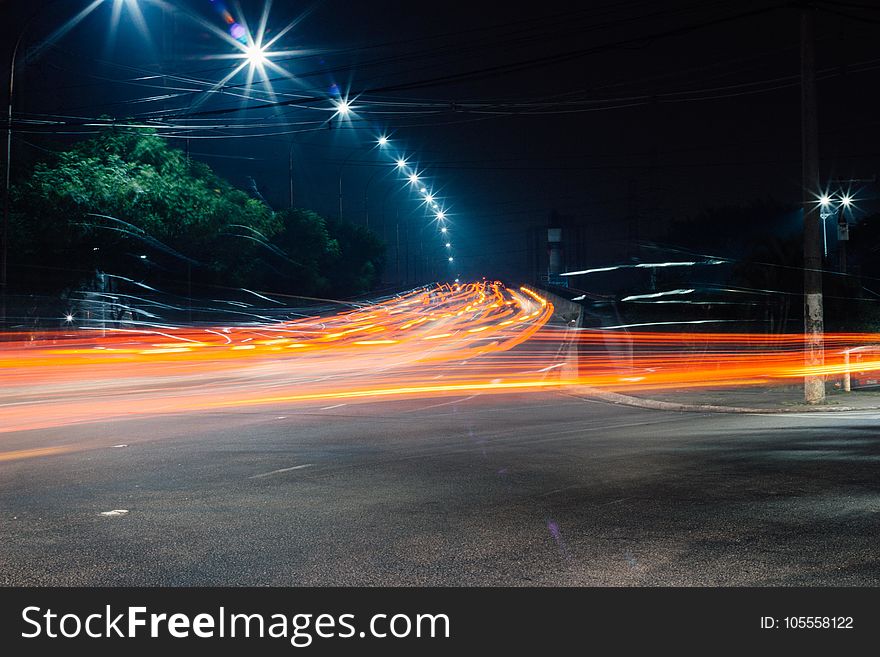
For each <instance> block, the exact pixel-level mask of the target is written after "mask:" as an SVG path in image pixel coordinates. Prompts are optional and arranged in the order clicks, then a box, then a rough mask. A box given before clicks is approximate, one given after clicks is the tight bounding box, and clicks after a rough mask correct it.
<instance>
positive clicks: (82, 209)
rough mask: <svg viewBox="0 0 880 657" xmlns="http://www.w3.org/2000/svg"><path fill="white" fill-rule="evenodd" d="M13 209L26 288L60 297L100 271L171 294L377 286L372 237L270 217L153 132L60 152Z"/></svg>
mask: <svg viewBox="0 0 880 657" xmlns="http://www.w3.org/2000/svg"><path fill="white" fill-rule="evenodd" d="M13 202H14V214H13V217H12V222H11V246H12V248H11V254H10V262H11V264H12V266H13V267H15V268H16V273H17V276H14V277H12V278H11V282H12V284H13V285H14V286H15V288H16V289H19V290H21V291H28V292H34V291H40V292H57V291H61V290H63V289H65V288H70V287H73V286H76V285H78V284H79V283H81V282H83V281H87V280H89V279H90V278H92V277H94V275H95V272H96V271H103V272H108V273H114V274H118V275H123V276H129V277H132V278H134V279H136V280H143V281H145V282H151V283H159V284H161V285H163V286H165V288H166V289H168V288H172V289H173V288H175V287H176V288H177V289H181V288H182V287H183V286H184V285H186V286H190V285H192V284H193V283H195V284H202V285H223V286H239V285H242V286H248V287H256V288H261V289H264V290H268V291H275V292H282V293H289V294H304V295H315V294H336V295H350V294H360V293H363V292H366V291H368V290H369V289H370V288H371V287H372V286H374V285H375V284H376V282H377V281H378V276H379V273H380V272H381V265H382V261H383V257H384V246H383V245H381V244H380V243H379V242H377V240H376V238H375V236H374V235H373V234H372V233H370V232H369V231H365V230H364V229H361V228H357V227H354V226H348V225H345V224H342V225H334V226H333V227H332V228H331V227H328V225H327V223H326V222H325V220H324V219H323V218H322V217H320V216H319V215H317V214H315V213H313V212H310V211H308V210H293V211H285V212H280V213H274V212H272V210H271V209H270V208H269V207H268V206H267V205H266V204H265V203H264V202H263V201H261V200H258V199H254V198H251V197H250V196H248V195H247V194H246V193H245V192H243V191H241V190H239V189H236V188H235V187H233V186H232V185H231V184H229V183H228V182H227V181H225V180H223V179H222V178H220V177H218V176H217V175H215V174H214V173H213V172H212V171H211V169H210V168H209V167H208V166H206V165H204V164H202V163H200V162H197V161H193V160H190V159H189V158H187V157H186V155H185V154H184V153H183V152H182V151H180V150H179V149H175V148H171V147H169V146H168V145H167V143H166V142H165V140H163V139H162V138H161V137H159V136H157V135H156V134H155V132H154V131H152V130H149V129H133V128H129V127H119V128H108V129H106V130H104V131H102V132H101V133H100V134H99V135H98V136H97V137H95V138H94V139H90V140H88V141H83V142H80V143H79V144H77V145H76V146H74V147H73V148H71V149H70V150H67V151H64V152H61V153H58V154H57V155H56V156H55V158H54V159H53V160H52V161H51V162H45V163H40V164H38V165H36V166H35V168H34V170H33V172H32V174H31V175H30V176H29V177H28V178H27V179H26V180H24V181H23V182H22V183H20V184H19V185H17V186H16V187H15V189H14V193H13ZM334 231H336V232H338V233H339V235H336V234H334Z"/></svg>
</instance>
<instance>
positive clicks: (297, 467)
mask: <svg viewBox="0 0 880 657" xmlns="http://www.w3.org/2000/svg"><path fill="white" fill-rule="evenodd" d="M313 465H315V464H314V463H305V464H303V465H294V466H293V467H290V468H281V469H280V470H272V472H264V473H262V474H255V475H251V476H250V477H248V479H260V478H262V477H269V476H271V475H274V474H281V473H282V472H290V471H291V470H302V469H303V468H311V467H312V466H313Z"/></svg>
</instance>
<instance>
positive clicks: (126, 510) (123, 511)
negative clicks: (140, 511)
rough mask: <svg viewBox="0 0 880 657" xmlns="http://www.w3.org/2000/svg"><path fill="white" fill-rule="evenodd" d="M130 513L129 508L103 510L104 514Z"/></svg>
mask: <svg viewBox="0 0 880 657" xmlns="http://www.w3.org/2000/svg"><path fill="white" fill-rule="evenodd" d="M126 513H128V509H113V510H112V511H101V515H102V516H124V515H125V514H126Z"/></svg>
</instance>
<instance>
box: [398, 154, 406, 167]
mask: <svg viewBox="0 0 880 657" xmlns="http://www.w3.org/2000/svg"><path fill="white" fill-rule="evenodd" d="M397 168H398V169H405V168H406V160H405V159H403V158H402V157H399V158H397Z"/></svg>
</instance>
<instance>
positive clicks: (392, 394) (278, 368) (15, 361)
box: [0, 283, 880, 458]
mask: <svg viewBox="0 0 880 657" xmlns="http://www.w3.org/2000/svg"><path fill="white" fill-rule="evenodd" d="M553 314H554V307H553V304H552V303H550V302H548V301H547V299H545V298H544V297H543V296H541V294H539V293H537V292H535V291H534V290H531V289H529V288H520V289H518V290H514V289H509V288H506V287H504V286H503V285H501V284H500V283H474V284H468V285H451V286H450V285H438V286H435V287H432V288H430V289H422V290H415V291H412V292H410V293H407V294H403V295H400V296H395V297H391V298H386V299H383V300H380V301H377V302H375V303H373V304H372V305H359V306H357V307H354V308H347V309H346V310H344V311H341V312H337V313H336V314H328V315H324V316H299V317H297V318H295V319H289V320H283V321H273V322H271V323H269V322H264V323H253V324H247V325H236V326H213V327H211V328H205V327H203V326H202V327H185V328H167V329H164V330H163V331H161V332H159V331H155V330H152V329H148V328H146V327H144V328H142V329H136V328H125V329H113V328H107V329H106V331H102V333H105V335H104V336H103V337H102V336H101V335H100V334H99V333H98V332H97V331H95V330H89V331H79V332H77V331H75V330H66V331H59V332H56V333H52V332H48V333H43V334H41V335H39V336H35V335H32V334H29V333H17V334H7V335H6V336H4V337H5V338H6V341H5V342H0V368H2V369H0V372H2V374H0V432H10V431H19V430H27V429H38V428H45V427H53V426H64V425H67V424H72V423H81V422H101V421H108V420H113V419H124V418H127V417H135V416H141V417H142V416H146V415H151V414H169V413H188V412H194V411H210V410H217V409H222V408H236V407H259V406H271V405H291V404H309V403H312V402H324V401H333V400H338V401H341V402H344V401H364V400H370V399H376V400H383V401H389V400H397V399H406V398H434V397H448V396H456V395H459V396H460V395H462V394H466V393H470V394H480V395H481V398H483V396H484V395H485V396H488V395H491V394H503V393H511V392H520V393H528V392H533V391H548V390H562V389H565V388H569V387H573V386H590V387H594V388H601V389H606V390H617V391H628V390H652V389H667V388H681V389H687V388H697V387H706V386H743V385H758V384H763V385H772V384H790V383H791V382H793V381H794V380H796V379H798V378H800V377H803V376H804V375H805V374H806V373H811V374H818V375H822V376H829V377H834V376H840V375H841V374H842V373H843V372H844V371H845V367H846V366H845V364H844V352H845V351H847V350H851V349H853V348H855V347H859V346H864V347H866V348H867V347H870V345H877V344H880V335H877V334H874V333H849V334H828V335H827V336H826V363H825V365H824V366H823V367H821V368H813V369H810V368H806V367H805V366H804V359H803V351H804V346H805V345H804V338H803V336H802V335H798V334H791V335H763V334H748V333H716V332H706V333H699V332H659V331H656V330H653V331H651V332H648V331H645V332H632V331H628V332H621V331H618V330H607V329H606V330H586V329H573V328H570V327H568V326H566V325H564V324H563V322H561V321H559V322H556V321H554V320H553V319H552V318H553ZM288 316H289V315H288ZM707 330H709V329H707ZM159 336H161V338H160V339H159V340H158V341H157V337H159ZM36 337H38V338H39V339H35V338H36ZM858 358H859V359H860V361H859V362H858V363H857V364H856V365H854V366H853V369H858V370H859V371H875V370H880V350H878V352H877V353H876V354H872V353H871V351H870V349H866V350H864V351H863V352H861V353H860V355H859V356H858ZM438 379H442V383H440V382H438ZM50 453H54V452H47V453H46V454H47V455H49V454H50ZM15 458H18V457H15Z"/></svg>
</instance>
